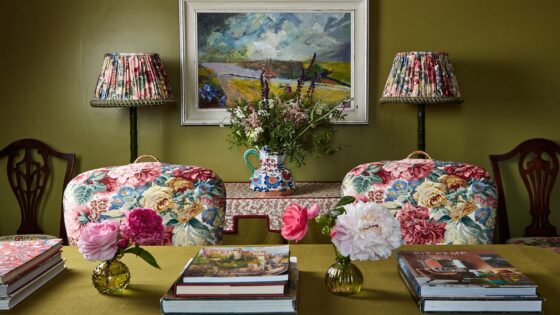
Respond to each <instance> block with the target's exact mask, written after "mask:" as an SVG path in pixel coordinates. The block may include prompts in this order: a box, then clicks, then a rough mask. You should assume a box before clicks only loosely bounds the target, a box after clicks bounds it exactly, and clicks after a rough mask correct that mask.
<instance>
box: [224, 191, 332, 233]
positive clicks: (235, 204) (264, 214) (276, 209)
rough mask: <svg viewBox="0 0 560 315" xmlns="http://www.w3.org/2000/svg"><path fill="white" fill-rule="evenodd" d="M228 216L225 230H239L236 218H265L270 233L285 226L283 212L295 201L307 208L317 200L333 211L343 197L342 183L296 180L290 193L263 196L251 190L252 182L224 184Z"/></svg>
mask: <svg viewBox="0 0 560 315" xmlns="http://www.w3.org/2000/svg"><path fill="white" fill-rule="evenodd" d="M225 186H226V195H227V196H226V217H225V224H224V233H229V234H231V233H237V218H240V217H241V218H266V219H267V220H268V230H269V231H270V232H280V230H281V229H282V220H281V218H282V212H283V211H284V209H285V208H286V207H287V206H289V205H290V204H291V203H292V202H295V203H298V204H301V205H302V206H304V207H307V208H308V209H309V208H310V207H311V206H312V205H313V204H314V203H317V204H318V205H319V207H320V208H321V212H322V213H325V212H327V211H330V210H331V209H332V208H333V207H334V205H335V204H336V203H337V202H338V200H339V199H340V196H341V195H340V187H341V186H340V182H296V191H295V192H294V193H293V194H291V195H289V196H280V197H262V196H260V195H256V194H255V193H254V192H253V191H252V190H250V189H249V183H225Z"/></svg>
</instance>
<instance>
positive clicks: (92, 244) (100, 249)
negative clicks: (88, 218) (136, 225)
mask: <svg viewBox="0 0 560 315" xmlns="http://www.w3.org/2000/svg"><path fill="white" fill-rule="evenodd" d="M118 236H119V222H117V221H113V220H107V221H103V222H101V223H90V224H88V225H86V226H85V227H84V228H82V230H81V231H80V238H79V239H78V243H77V245H78V247H79V250H80V253H82V254H83V255H84V257H85V258H86V259H87V260H92V261H94V260H110V259H112V258H113V257H115V254H116V252H117V249H118V248H117V237H118Z"/></svg>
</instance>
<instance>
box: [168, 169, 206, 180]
mask: <svg viewBox="0 0 560 315" xmlns="http://www.w3.org/2000/svg"><path fill="white" fill-rule="evenodd" d="M173 176H175V177H182V178H184V179H188V180H191V181H194V180H197V179H198V180H201V181H204V180H207V179H211V178H215V177H216V174H214V172H212V171H211V170H209V169H205V168H201V167H196V166H195V167H192V168H189V169H176V170H174V171H173Z"/></svg>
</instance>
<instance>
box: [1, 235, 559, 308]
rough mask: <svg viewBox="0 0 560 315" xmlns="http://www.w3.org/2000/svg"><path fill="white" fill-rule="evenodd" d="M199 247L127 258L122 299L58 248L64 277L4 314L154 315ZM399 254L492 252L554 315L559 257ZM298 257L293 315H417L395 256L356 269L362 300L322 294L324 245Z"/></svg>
mask: <svg viewBox="0 0 560 315" xmlns="http://www.w3.org/2000/svg"><path fill="white" fill-rule="evenodd" d="M199 249H200V247H182V246H160V247H157V246H156V247H147V250H149V251H150V253H152V254H153V255H154V257H155V258H156V259H157V261H158V263H159V264H160V266H161V268H162V269H161V270H159V269H155V268H153V267H151V266H149V265H148V264H147V263H145V262H144V261H143V260H142V259H140V258H138V257H135V256H134V255H125V256H124V258H123V261H124V262H125V263H126V264H127V265H128V267H129V268H130V272H131V275H132V278H131V282H130V286H129V288H128V289H127V290H126V292H125V293H124V294H123V296H108V295H103V294H99V293H98V292H97V291H96V290H95V288H94V287H93V285H92V284H91V272H92V271H93V269H94V268H95V266H96V264H95V263H93V262H88V261H86V260H85V259H84V258H83V257H82V255H81V254H80V253H79V252H78V249H77V248H76V247H68V246H67V247H64V249H63V254H62V256H63V257H64V258H65V259H66V265H67V267H68V270H65V271H64V272H62V273H61V274H60V275H58V276H57V277H55V278H54V279H53V280H52V281H50V282H49V283H47V284H46V285H45V286H43V287H42V288H40V289H39V290H37V291H36V292H35V293H33V294H32V295H31V296H29V297H28V298H27V299H25V300H24V301H22V302H21V303H20V304H18V305H17V306H16V307H15V308H14V309H13V310H11V311H6V312H2V313H4V314H26V315H35V314H37V315H65V314H123V315H124V314H126V315H128V314H131V315H132V314H148V315H157V314H160V309H159V299H160V297H161V296H162V295H163V294H164V293H165V292H166V291H167V289H168V288H169V286H170V285H171V283H172V282H173V281H174V280H175V279H176V278H177V277H178V276H179V273H180V272H181V270H182V268H183V267H184V265H185V263H186V262H187V260H189V259H190V258H191V257H193V256H194V255H195V254H196V253H197V252H198V250H199ZM403 249H430V250H438V249H442V250H443V249H447V250H449V249H478V250H493V251H496V252H497V253H499V254H500V255H502V256H503V257H504V258H506V259H507V260H508V261H509V262H511V263H512V264H513V265H515V266H516V267H517V268H518V269H519V270H521V271H522V272H524V273H526V274H527V275H529V276H530V277H531V278H532V279H533V280H534V281H535V282H536V283H537V284H538V285H539V288H538V292H539V294H540V295H542V296H543V297H544V298H545V299H546V301H545V302H544V304H543V305H544V314H551V315H552V314H558V313H559V312H560V299H559V298H558V292H560V268H559V267H560V255H559V254H558V253H555V252H553V251H550V250H546V249H543V248H537V247H532V246H526V245H486V246H484V245H481V246H404V247H403ZM290 252H291V254H292V255H294V256H296V257H298V268H299V270H300V282H299V295H298V304H297V305H298V314H300V315H307V314H325V315H329V314H333V315H334V314H377V315H385V314H390V315H410V314H411V315H414V314H419V315H420V314H422V313H420V311H419V310H418V307H417V305H416V303H415V302H414V301H413V300H412V298H411V297H410V295H409V293H408V290H407V289H406V286H405V285H404V283H403V282H402V280H401V279H400V277H399V274H398V272H397V262H396V258H395V255H393V256H391V257H390V258H389V259H386V260H380V261H367V262H357V263H356V265H357V266H358V267H359V268H360V270H361V271H362V273H363V274H364V286H363V289H362V292H360V293H359V294H358V295H356V296H353V297H340V296H335V295H332V294H330V293H329V292H328V291H327V290H326V288H325V285H324V284H323V277H324V275H325V271H326V270H327V268H328V267H329V266H330V265H331V264H332V263H333V262H334V259H335V256H334V252H333V248H332V245H329V244H324V245H301V244H298V245H290Z"/></svg>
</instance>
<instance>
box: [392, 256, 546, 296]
mask: <svg viewBox="0 0 560 315" xmlns="http://www.w3.org/2000/svg"><path fill="white" fill-rule="evenodd" d="M397 260H398V263H399V267H400V268H401V269H402V271H403V273H404V275H405V276H406V277H407V278H408V279H409V280H410V283H411V284H412V286H413V288H414V290H415V292H416V295H417V296H420V297H434V296H436V297H444V296H489V295H523V296H529V295H533V296H534V295H536V288H537V285H536V284H535V283H534V282H533V281H531V279H529V278H528V277H527V276H526V275H525V274H523V273H521V272H520V271H519V270H517V269H516V268H515V267H514V266H512V265H511V264H510V263H509V262H508V261H506V260H505V259H504V258H502V257H501V256H500V255H498V254H496V253H494V252H491V251H466V250H457V251H407V250H403V251H398V252H397Z"/></svg>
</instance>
